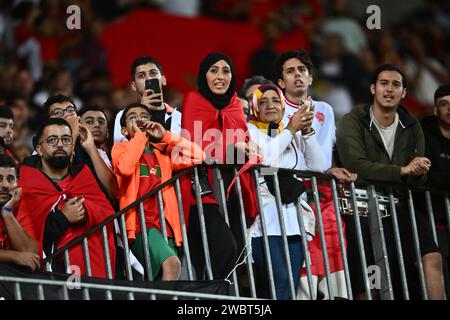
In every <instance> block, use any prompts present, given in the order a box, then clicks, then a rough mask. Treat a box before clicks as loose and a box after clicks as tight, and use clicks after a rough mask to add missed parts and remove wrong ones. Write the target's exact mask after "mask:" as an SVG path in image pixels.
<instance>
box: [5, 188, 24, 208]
mask: <svg viewBox="0 0 450 320" xmlns="http://www.w3.org/2000/svg"><path fill="white" fill-rule="evenodd" d="M9 194H10V195H11V199H9V200H8V202H6V203H5V204H4V207H7V208H12V209H14V208H15V207H16V205H17V203H18V202H19V200H20V197H21V196H22V188H19V187H15V188H12V189H11V190H9Z"/></svg>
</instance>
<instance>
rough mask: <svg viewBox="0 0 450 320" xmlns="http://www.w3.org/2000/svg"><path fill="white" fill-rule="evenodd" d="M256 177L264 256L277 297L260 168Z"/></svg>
mask: <svg viewBox="0 0 450 320" xmlns="http://www.w3.org/2000/svg"><path fill="white" fill-rule="evenodd" d="M253 173H254V177H255V186H256V199H257V201H258V207H259V218H260V221H259V222H260V223H261V233H262V238H263V239H262V240H263V246H264V254H265V255H264V256H265V258H266V266H267V274H268V277H269V279H268V280H269V290H270V296H271V298H272V299H276V298H277V294H276V291H275V281H274V279H273V268H272V258H271V255H270V250H269V239H268V236H267V229H266V226H267V224H266V219H265V217H264V206H263V202H262V199H261V187H260V185H259V173H258V170H257V169H255V170H253Z"/></svg>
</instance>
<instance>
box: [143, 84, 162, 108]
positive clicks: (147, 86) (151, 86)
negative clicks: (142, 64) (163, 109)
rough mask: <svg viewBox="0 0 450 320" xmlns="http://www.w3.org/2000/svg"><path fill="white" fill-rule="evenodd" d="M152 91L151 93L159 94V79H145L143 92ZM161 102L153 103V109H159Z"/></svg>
mask: <svg viewBox="0 0 450 320" xmlns="http://www.w3.org/2000/svg"><path fill="white" fill-rule="evenodd" d="M148 89H150V90H152V91H153V93H161V86H160V83H159V79H156V78H153V79H147V80H145V90H148ZM161 103H162V101H161V102H159V103H155V104H154V105H155V107H160V106H161Z"/></svg>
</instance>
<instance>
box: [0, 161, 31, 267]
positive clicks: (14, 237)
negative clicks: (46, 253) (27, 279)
mask: <svg viewBox="0 0 450 320" xmlns="http://www.w3.org/2000/svg"><path fill="white" fill-rule="evenodd" d="M0 188H1V189H0V190H1V192H0V206H1V207H2V213H1V217H2V219H0V230H2V232H1V233H0V263H2V264H3V263H12V264H14V265H16V266H23V267H27V268H29V269H31V270H33V271H34V270H36V269H38V268H39V267H40V258H39V254H38V253H39V251H38V244H37V242H36V240H35V239H34V231H33V224H32V221H31V220H30V219H29V217H28V216H27V215H26V214H24V212H23V211H19V210H18V208H19V207H18V204H19V202H20V199H21V196H22V188H18V187H17V165H16V162H15V161H14V159H12V158H11V157H9V156H8V155H5V154H1V155H0Z"/></svg>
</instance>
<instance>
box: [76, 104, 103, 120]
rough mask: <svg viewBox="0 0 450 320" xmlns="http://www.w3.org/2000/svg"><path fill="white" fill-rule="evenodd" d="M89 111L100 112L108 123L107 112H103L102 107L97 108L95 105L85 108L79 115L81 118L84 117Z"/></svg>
mask: <svg viewBox="0 0 450 320" xmlns="http://www.w3.org/2000/svg"><path fill="white" fill-rule="evenodd" d="M89 111H98V112H101V113H103V115H104V116H105V118H106V122H108V117H107V116H106V113H105V111H104V110H103V108H102V107H100V106H97V105H93V106H84V107H83V108H82V109H81V110H80V112H78V115H79V116H80V117H82V116H83V115H84V114H85V113H86V112H89Z"/></svg>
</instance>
